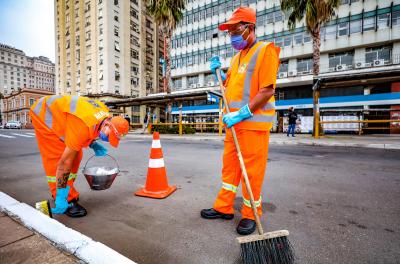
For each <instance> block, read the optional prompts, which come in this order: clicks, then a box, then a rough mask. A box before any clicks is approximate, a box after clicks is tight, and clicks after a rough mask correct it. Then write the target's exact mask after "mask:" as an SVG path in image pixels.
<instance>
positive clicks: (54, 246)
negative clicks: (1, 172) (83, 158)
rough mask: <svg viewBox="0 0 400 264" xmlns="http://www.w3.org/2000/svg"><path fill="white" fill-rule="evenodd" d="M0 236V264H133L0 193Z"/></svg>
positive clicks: (133, 263) (112, 251) (113, 251)
mask: <svg viewBox="0 0 400 264" xmlns="http://www.w3.org/2000/svg"><path fill="white" fill-rule="evenodd" d="M0 234H1V235H0V263H49V264H50V263H51V264H54V263H57V264H58V263H63V264H64V263H94V264H108V263H121V264H122V263H126V264H135V262H133V261H132V260H130V259H128V258H126V257H125V256H123V255H121V254H119V253H118V252H116V251H115V250H113V249H111V248H109V247H107V246H106V245H104V244H102V243H100V242H97V241H94V240H92V239H91V238H90V237H87V236H85V235H84V234H81V233H79V232H78V231H76V230H73V229H71V228H69V227H67V226H65V225H63V224H62V223H60V222H58V221H57V220H55V219H52V218H50V217H48V216H46V215H44V214H43V213H41V212H39V211H38V210H36V209H35V208H33V207H32V206H29V205H27V204H25V203H20V202H19V201H17V200H15V199H14V198H12V197H11V196H9V195H7V194H5V193H3V192H1V191H0Z"/></svg>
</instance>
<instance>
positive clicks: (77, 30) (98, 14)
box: [54, 0, 162, 97]
mask: <svg viewBox="0 0 400 264" xmlns="http://www.w3.org/2000/svg"><path fill="white" fill-rule="evenodd" d="M145 8H146V7H145V1H140V0H131V1H127V0H110V1H105V0H89V1H88V0H86V1H78V0H66V1H61V0H55V11H54V12H55V24H56V89H57V93H58V94H73V95H90V94H92V95H93V94H94V95H96V94H99V95H100V94H104V93H105V94H115V95H122V96H129V97H130V96H132V97H137V96H146V95H147V94H149V93H156V92H158V91H159V90H160V89H162V86H161V83H162V82H161V83H160V77H161V76H160V74H161V67H160V65H159V58H160V56H162V54H160V52H161V51H162V46H160V43H161V44H162V42H160V41H159V36H158V30H157V27H156V25H155V23H154V22H153V21H152V19H151V17H150V16H148V15H147V14H146V11H145Z"/></svg>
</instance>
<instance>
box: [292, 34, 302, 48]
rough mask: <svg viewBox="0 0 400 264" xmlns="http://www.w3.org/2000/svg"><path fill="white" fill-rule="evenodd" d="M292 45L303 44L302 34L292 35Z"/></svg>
mask: <svg viewBox="0 0 400 264" xmlns="http://www.w3.org/2000/svg"><path fill="white" fill-rule="evenodd" d="M293 42H294V45H301V44H302V43H303V33H300V34H296V35H294V40H293Z"/></svg>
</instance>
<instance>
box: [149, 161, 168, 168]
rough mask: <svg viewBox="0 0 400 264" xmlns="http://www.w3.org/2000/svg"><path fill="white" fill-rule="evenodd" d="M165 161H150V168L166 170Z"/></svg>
mask: <svg viewBox="0 0 400 264" xmlns="http://www.w3.org/2000/svg"><path fill="white" fill-rule="evenodd" d="M164 167H165V165H164V159H163V158H161V159H150V160H149V168H154V169H156V168H164Z"/></svg>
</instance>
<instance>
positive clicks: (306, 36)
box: [303, 32, 311, 43]
mask: <svg viewBox="0 0 400 264" xmlns="http://www.w3.org/2000/svg"><path fill="white" fill-rule="evenodd" d="M308 42H311V36H310V34H308V33H307V32H304V33H303V43H308Z"/></svg>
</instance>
